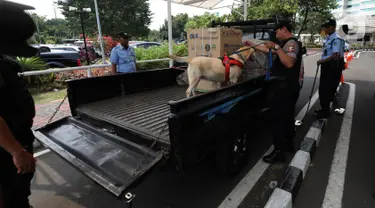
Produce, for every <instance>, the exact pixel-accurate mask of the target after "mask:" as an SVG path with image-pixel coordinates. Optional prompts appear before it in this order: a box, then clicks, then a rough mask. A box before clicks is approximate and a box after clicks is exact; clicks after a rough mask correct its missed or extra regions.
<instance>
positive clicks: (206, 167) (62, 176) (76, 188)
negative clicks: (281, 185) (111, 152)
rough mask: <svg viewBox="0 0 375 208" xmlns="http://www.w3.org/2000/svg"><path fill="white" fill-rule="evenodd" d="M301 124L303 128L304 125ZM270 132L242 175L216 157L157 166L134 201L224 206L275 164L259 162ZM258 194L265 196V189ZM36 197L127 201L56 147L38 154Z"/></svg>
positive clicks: (77, 203) (53, 203) (39, 201)
mask: <svg viewBox="0 0 375 208" xmlns="http://www.w3.org/2000/svg"><path fill="white" fill-rule="evenodd" d="M316 60H317V56H309V57H306V58H305V71H306V75H305V76H306V78H305V84H304V88H303V89H302V91H301V95H300V99H299V101H298V104H297V111H300V110H301V109H302V108H303V106H304V105H305V104H306V103H307V101H308V97H309V93H310V90H311V85H312V82H313V76H314V74H315V70H316V64H315V63H316ZM305 122H306V124H304V125H306V126H307V125H308V123H309V121H308V120H306V121H305ZM301 130H302V131H303V128H302V129H301ZM302 131H301V132H302ZM268 132H269V131H268V129H267V126H264V129H262V130H261V131H260V132H259V133H258V134H257V135H256V138H255V139H254V140H253V145H252V147H253V148H252V157H251V160H250V163H249V164H248V166H247V167H246V168H245V169H244V170H243V172H242V173H240V174H239V175H238V176H237V177H235V178H226V177H224V176H221V175H218V174H217V173H216V172H215V171H214V169H213V166H214V164H213V162H212V160H210V158H208V159H207V160H206V161H203V162H202V163H201V164H200V165H198V166H197V167H195V168H192V169H191V170H189V171H187V172H185V173H183V174H177V173H175V172H174V171H173V169H172V168H171V167H166V168H165V169H155V170H154V171H153V172H152V173H150V174H149V175H148V177H147V178H146V180H145V181H144V182H143V183H142V184H140V186H139V187H137V188H136V189H134V190H132V191H133V192H134V193H136V194H137V196H136V199H135V201H134V206H135V207H137V208H150V207H152V208H164V207H165V208H166V207H169V208H172V207H178V208H184V207H189V208H191V207H196V208H200V207H202V208H211V207H218V206H219V205H220V203H221V202H222V201H223V200H225V199H226V197H227V196H228V194H230V193H231V192H232V191H233V190H238V188H237V189H235V187H236V186H237V185H238V184H239V183H240V182H241V181H242V179H243V178H251V179H255V180H257V179H258V178H256V175H257V174H253V172H252V171H255V172H256V171H258V172H259V173H260V175H262V174H263V171H264V170H265V169H267V170H270V168H269V167H268V168H267V167H266V168H265V169H264V170H263V169H262V168H258V167H260V166H259V160H260V159H261V157H262V155H263V154H264V153H265V152H266V151H267V150H268V149H269V147H270V146H271V137H270V135H269V133H268ZM300 134H302V133H300ZM261 165H262V164H261ZM263 165H264V164H263ZM254 166H255V167H254ZM271 169H272V168H271ZM249 171H250V172H249ZM271 172H272V171H271ZM271 175H272V173H271ZM244 176H246V177H244ZM257 184H259V183H257ZM258 186H259V185H258ZM254 190H255V187H254ZM240 194H244V195H246V194H247V193H244V192H242V193H241V191H240ZM255 194H256V195H257V196H260V195H261V194H262V191H259V192H256V193H255ZM258 198H259V197H258ZM260 198H261V197H260ZM31 202H32V204H33V205H34V207H56V208H58V207H64V208H65V207H75V208H76V207H77V208H78V207H79V208H81V207H90V208H91V207H92V208H96V207H104V206H108V205H110V206H111V207H124V204H123V202H121V201H119V200H117V199H116V198H114V197H113V196H112V195H111V194H109V193H108V192H106V191H105V190H104V189H103V188H101V187H99V186H98V185H96V184H95V183H93V182H92V181H91V180H89V179H88V178H86V177H85V176H83V175H82V174H80V173H79V172H78V171H76V170H75V169H73V168H72V167H71V166H70V165H68V164H67V163H66V162H64V161H63V160H61V159H60V158H59V157H58V156H57V155H55V154H53V153H47V154H44V155H41V156H39V157H38V167H37V172H36V175H35V177H34V180H33V182H32V196H31Z"/></svg>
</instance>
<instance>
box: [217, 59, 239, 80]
mask: <svg viewBox="0 0 375 208" xmlns="http://www.w3.org/2000/svg"><path fill="white" fill-rule="evenodd" d="M241 58H242V57H241ZM219 59H220V60H222V62H223V65H224V66H225V81H229V74H230V67H231V66H233V65H236V66H238V67H240V68H241V69H242V68H243V64H242V63H241V62H240V61H238V60H236V59H234V58H232V57H228V55H227V54H226V53H225V54H224V56H223V57H220V58H219Z"/></svg>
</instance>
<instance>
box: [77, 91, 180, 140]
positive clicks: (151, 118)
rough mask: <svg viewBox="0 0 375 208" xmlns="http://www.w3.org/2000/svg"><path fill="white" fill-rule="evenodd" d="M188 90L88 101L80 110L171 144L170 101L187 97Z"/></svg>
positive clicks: (78, 110)
mask: <svg viewBox="0 0 375 208" xmlns="http://www.w3.org/2000/svg"><path fill="white" fill-rule="evenodd" d="M185 91H186V86H182V87H181V86H172V87H166V88H161V89H158V90H151V91H146V92H141V93H136V94H132V95H125V96H122V97H115V98H111V99H107V100H102V101H99V102H94V103H89V104H86V105H82V106H80V107H79V108H77V112H78V113H80V114H85V115H87V116H90V117H93V118H95V119H98V120H102V121H105V122H108V123H110V124H113V125H116V126H119V127H123V128H125V129H128V130H131V131H134V132H135V133H141V134H142V135H144V136H148V137H149V138H150V139H157V140H159V141H160V142H163V143H167V144H169V143H170V141H169V130H168V124H167V123H166V122H167V119H168V115H169V114H170V108H169V105H168V101H176V100H180V99H183V98H186V94H185Z"/></svg>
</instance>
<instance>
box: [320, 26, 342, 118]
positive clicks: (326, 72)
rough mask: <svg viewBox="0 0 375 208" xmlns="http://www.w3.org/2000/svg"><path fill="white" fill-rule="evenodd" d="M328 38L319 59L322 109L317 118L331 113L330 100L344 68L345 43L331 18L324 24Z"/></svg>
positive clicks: (332, 99) (326, 116)
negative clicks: (337, 32)
mask: <svg viewBox="0 0 375 208" xmlns="http://www.w3.org/2000/svg"><path fill="white" fill-rule="evenodd" d="M322 27H324V28H325V33H326V34H327V38H326V39H325V42H324V46H323V54H322V58H321V59H320V60H318V61H317V64H318V65H321V68H320V69H321V73H320V85H319V100H320V106H321V109H318V110H316V111H315V112H316V114H315V116H316V117H317V118H320V119H322V118H328V117H329V116H330V115H331V112H330V108H329V105H330V102H332V101H334V96H335V94H336V89H337V86H338V85H339V83H340V78H341V74H342V70H343V69H344V44H343V40H342V39H341V38H340V37H338V35H337V34H336V21H335V20H333V19H329V20H328V21H327V22H326V23H325V24H323V25H322Z"/></svg>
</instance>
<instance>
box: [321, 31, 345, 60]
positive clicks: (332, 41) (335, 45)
mask: <svg viewBox="0 0 375 208" xmlns="http://www.w3.org/2000/svg"><path fill="white" fill-rule="evenodd" d="M342 41H343V40H342V39H341V38H340V37H339V36H338V35H337V34H336V33H332V34H331V35H329V36H328V37H327V38H326V40H325V43H324V46H323V54H322V59H326V58H328V57H330V56H332V54H334V53H339V56H340V57H344V47H343V45H342Z"/></svg>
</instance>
